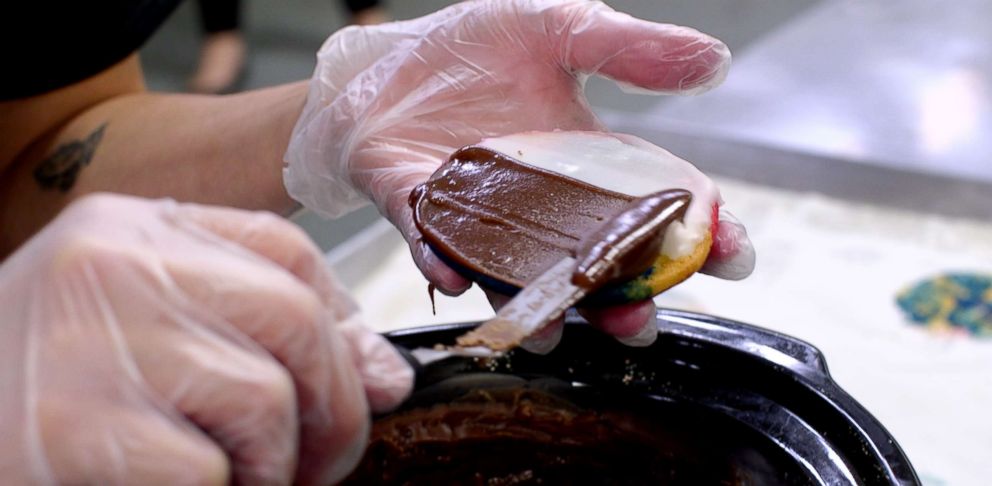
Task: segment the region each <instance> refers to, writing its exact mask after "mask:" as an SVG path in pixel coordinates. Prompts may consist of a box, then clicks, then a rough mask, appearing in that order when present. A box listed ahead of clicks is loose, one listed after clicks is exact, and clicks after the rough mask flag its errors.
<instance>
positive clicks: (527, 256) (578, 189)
mask: <svg viewBox="0 0 992 486" xmlns="http://www.w3.org/2000/svg"><path fill="white" fill-rule="evenodd" d="M685 198H691V195H690V194H689V193H688V192H687V191H682V190H676V191H665V192H662V193H656V194H652V195H650V196H648V197H646V198H642V199H640V200H637V201H636V202H635V199H634V198H633V197H632V196H628V195H626V194H620V193H617V192H613V191H608V190H605V189H602V188H599V187H596V186H593V185H590V184H586V183H584V182H582V181H579V180H576V179H572V178H569V177H566V176H563V175H561V174H558V173H555V172H550V171H546V170H543V169H539V168H536V167H533V166H530V165H527V164H526V163H524V162H521V161H518V160H516V159H513V158H512V157H509V156H507V155H506V154H502V153H499V152H495V151H493V150H491V149H487V148H484V147H477V146H472V147H466V148H463V149H461V150H458V151H457V152H455V153H454V154H452V156H451V158H450V159H449V160H448V162H446V163H445V164H444V165H443V166H442V167H441V168H440V169H439V170H438V171H437V172H436V173H435V174H434V175H433V176H432V177H431V179H430V180H428V181H427V182H425V183H424V184H421V185H420V186H418V187H417V188H416V189H414V191H413V192H412V193H411V194H410V205H411V206H412V207H413V214H414V222H415V223H416V225H417V228H418V229H419V230H420V232H421V234H422V235H423V237H424V239H425V240H426V241H427V242H428V243H429V244H430V245H431V246H432V247H433V248H435V249H436V250H438V251H440V252H442V253H443V254H444V255H445V256H446V257H447V258H450V259H452V260H453V261H454V262H455V263H456V264H458V265H460V266H462V267H464V268H467V269H469V270H471V271H473V272H476V273H478V274H481V275H485V276H487V277H490V278H493V279H495V280H498V281H501V282H506V283H509V284H511V285H514V286H516V287H523V286H524V285H525V284H526V283H527V282H529V281H530V280H532V279H533V278H535V277H537V276H538V275H540V274H541V273H543V272H544V271H545V270H547V269H548V268H550V267H551V266H552V265H554V264H555V263H556V262H558V261H560V260H561V259H562V258H565V257H568V256H572V255H574V254H575V252H576V250H579V252H580V255H579V256H580V259H586V260H588V261H587V263H588V264H589V265H591V264H592V263H593V262H594V261H595V260H597V259H602V258H603V257H604V256H606V254H607V252H608V251H609V249H610V248H612V247H613V246H614V245H616V244H617V243H618V242H619V241H620V240H619V239H617V237H618V236H620V234H629V233H630V232H632V231H633V230H635V229H636V228H637V225H639V224H643V222H645V221H648V220H650V218H652V217H654V216H656V215H657V213H658V212H660V211H662V210H663V209H664V208H665V207H667V206H668V205H670V204H672V202H673V201H676V200H683V199H685ZM621 213H623V217H622V218H621V219H620V220H616V221H615V223H616V225H612V226H610V227H608V228H605V229H603V230H602V231H599V232H597V230H599V229H600V228H602V227H603V226H604V224H605V223H607V222H609V221H610V220H611V219H612V218H614V217H617V216H618V215H621ZM684 213H685V209H684V208H683V209H681V210H680V211H679V212H677V214H676V215H674V216H672V217H671V218H668V221H667V222H671V221H674V220H676V219H679V218H681V217H682V215H684ZM666 224H667V223H666ZM592 233H596V234H597V235H599V236H598V237H599V238H600V239H606V240H608V242H606V243H603V244H600V241H598V240H597V241H592V240H588V239H587V240H586V241H587V244H586V245H585V247H583V248H582V249H580V248H579V247H580V244H581V243H582V241H583V239H584V238H586V237H587V236H588V235H590V234H592ZM657 233H660V235H657V236H656V237H643V238H641V239H640V240H639V241H638V243H639V245H640V246H639V247H638V248H637V249H636V250H635V252H634V254H633V255H630V257H629V258H625V259H623V260H622V261H621V262H620V263H621V264H622V266H623V268H621V269H620V270H619V271H618V272H606V273H604V274H603V275H601V276H597V277H593V276H586V277H582V276H579V277H576V278H577V279H578V281H579V282H584V283H585V284H586V285H596V286H598V285H601V284H602V283H603V282H605V281H606V280H612V279H615V278H618V277H631V276H635V275H637V274H638V273H640V272H641V271H643V270H645V269H646V268H647V267H648V266H649V265H650V264H651V263H652V262H653V261H654V259H655V258H656V257H657V255H658V251H657V250H658V248H659V246H660V243H661V238H662V235H663V233H664V231H663V228H661V229H659V231H658V232H657ZM652 236H653V235H652ZM652 252H653V254H652ZM582 257H588V258H582ZM586 270H588V268H586ZM596 279H599V280H602V281H596Z"/></svg>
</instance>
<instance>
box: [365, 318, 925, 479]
mask: <svg viewBox="0 0 992 486" xmlns="http://www.w3.org/2000/svg"><path fill="white" fill-rule="evenodd" d="M476 324H477V323H464V324H451V325H441V326H431V327H423V328H416V329H408V330H402V331H397V332H394V333H391V334H389V335H388V337H389V339H390V340H392V341H393V343H395V344H396V345H398V346H400V347H405V348H410V349H412V348H416V347H430V346H433V345H435V344H437V343H444V344H450V343H452V342H453V341H454V339H455V337H457V336H458V335H460V334H462V333H464V332H465V331H466V330H467V329H469V328H470V327H472V326H474V325H476ZM566 326H567V327H566V329H565V332H564V337H563V339H562V342H561V344H560V345H559V346H558V347H557V348H555V350H554V351H553V352H551V353H550V354H547V355H543V356H539V355H535V354H531V353H528V352H526V351H524V350H515V351H514V352H512V353H510V355H508V356H506V357H503V358H499V359H492V360H486V359H472V358H457V357H456V358H450V359H446V360H443V361H440V362H436V363H432V364H430V365H427V366H425V367H422V368H421V369H419V370H418V375H417V384H416V390H415V392H414V394H413V396H412V397H411V398H410V399H409V400H408V401H407V403H406V404H405V405H404V406H403V407H402V408H401V409H400V410H398V411H396V412H393V413H392V414H390V415H388V416H384V417H378V418H377V419H376V423H375V426H374V430H373V437H372V441H371V443H370V447H369V449H368V450H367V452H366V456H365V458H364V459H363V462H362V463H361V465H360V466H359V468H358V469H357V470H356V472H355V473H354V474H353V476H352V477H351V478H350V480H349V481H350V483H351V484H693V485H698V484H753V485H766V484H767V485H773V484H823V485H848V484H852V485H853V484H867V485H875V484H878V485H883V484H884V485H896V484H919V479H918V478H917V476H916V473H915V472H914V470H913V467H912V465H911V464H910V462H909V460H908V458H907V457H906V455H905V454H904V453H903V451H902V450H901V449H900V447H899V445H898V444H897V443H896V441H895V439H894V438H893V437H892V435H891V434H889V432H888V431H886V430H885V428H884V427H883V426H882V424H880V423H879V422H878V420H876V419H875V418H874V417H873V416H872V415H871V414H870V413H868V411H867V410H865V409H864V407H862V406H861V405H860V404H858V403H857V402H856V401H855V400H854V399H853V398H851V396H850V395H848V394H847V393H845V392H844V391H843V390H841V388H840V387H839V386H838V385H837V384H836V383H835V382H834V381H833V380H832V379H831V378H830V374H829V372H828V371H827V365H826V362H825V361H824V358H823V356H822V355H821V353H820V352H819V350H817V349H816V348H815V347H813V346H812V345H810V344H808V343H805V342H803V341H800V340H798V339H795V338H792V337H789V336H785V335H782V334H779V333H775V332H772V331H768V330H765V329H761V328H758V327H755V326H750V325H746V324H741V323H738V322H734V321H729V320H726V319H721V318H717V317H713V316H708V315H702V314H696V313H689V312H683V311H675V310H660V311H659V312H658V329H659V332H660V335H659V338H658V340H657V341H656V342H655V343H654V344H653V345H652V346H650V347H646V348H631V347H627V346H623V345H621V344H619V343H617V342H615V341H614V340H613V339H611V338H608V337H606V336H604V335H603V334H602V333H600V332H599V331H597V330H595V329H593V328H592V327H590V326H588V325H587V324H586V323H585V322H584V321H582V319H581V318H580V317H579V316H578V315H576V314H570V315H569V316H568V318H567V322H566ZM452 404H456V405H457V406H455V405H452ZM466 407H468V408H466ZM493 407H496V408H499V409H500V410H504V411H506V410H512V412H510V413H509V414H508V415H507V414H504V416H503V418H501V419H500V420H499V421H494V420H492V417H491V416H490V417H489V418H488V419H478V420H477V419H469V418H466V417H467V415H469V414H471V413H478V412H479V411H480V410H482V411H486V410H490V409H492V408H493ZM500 407H501V408H500ZM486 413H488V412H486ZM441 416H443V417H445V418H444V419H443V420H439V419H438V417H441ZM487 416H488V415H487ZM452 417H454V418H452ZM538 419H540V420H538ZM418 421H424V422H425V423H424V424H420V423H417V422H418ZM551 422H554V423H556V424H559V425H561V424H564V425H561V426H560V427H559V426H555V427H550V426H548V424H549V423H551ZM412 424H413V425H412ZM414 425H415V426H414ZM480 431H481V432H480ZM452 437H456V438H458V440H452Z"/></svg>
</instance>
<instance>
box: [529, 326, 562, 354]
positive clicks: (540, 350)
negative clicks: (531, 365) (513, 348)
mask: <svg viewBox="0 0 992 486" xmlns="http://www.w3.org/2000/svg"><path fill="white" fill-rule="evenodd" d="M564 329H565V320H564V318H562V319H558V320H555V321H552V322H550V323H548V324H547V325H546V326H544V328H542V329H541V330H539V331H538V332H537V333H536V334H534V335H533V336H531V337H529V338H527V339H526V340H525V341H524V342H522V343H520V347H522V348H524V349H525V350H527V351H530V352H531V353H534V354H541V355H544V354H548V353H550V352H551V351H552V350H554V349H555V347H557V346H558V343H560V342H561V336H562V333H563V332H564Z"/></svg>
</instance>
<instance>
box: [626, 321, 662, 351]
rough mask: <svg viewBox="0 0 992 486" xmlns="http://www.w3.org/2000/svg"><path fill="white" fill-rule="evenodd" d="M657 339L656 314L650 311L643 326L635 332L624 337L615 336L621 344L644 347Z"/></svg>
mask: <svg viewBox="0 0 992 486" xmlns="http://www.w3.org/2000/svg"><path fill="white" fill-rule="evenodd" d="M657 339H658V314H657V312H651V313H650V315H649V316H648V319H647V321H646V322H645V323H644V326H643V327H641V329H640V330H639V331H637V333H636V334H634V335H631V336H626V337H621V336H616V340H617V341H620V342H621V343H622V344H625V345H627V346H631V347H635V348H644V347H648V346H650V345H652V344H654V342H655V340H657Z"/></svg>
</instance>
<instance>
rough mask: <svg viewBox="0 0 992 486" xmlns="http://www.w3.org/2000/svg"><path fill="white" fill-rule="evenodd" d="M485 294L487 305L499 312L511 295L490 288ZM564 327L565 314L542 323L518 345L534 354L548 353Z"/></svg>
mask: <svg viewBox="0 0 992 486" xmlns="http://www.w3.org/2000/svg"><path fill="white" fill-rule="evenodd" d="M484 292H485V294H486V299H488V300H489V305H491V306H493V310H495V311H497V312H499V310H500V309H501V308H502V307H503V306H504V305H506V303H507V302H509V301H510V300H511V299H512V297H510V296H508V295H505V294H500V293H498V292H493V291H491V290H488V289H486V290H484ZM564 328H565V316H562V317H559V318H557V319H555V320H553V321H551V322H549V323H547V324H545V325H544V327H542V328H541V329H538V331H537V332H535V333H534V334H532V335H531V336H529V337H528V338H527V339H525V340H524V341H523V342H522V343H520V347H521V348H524V349H526V350H527V351H530V352H531V353H534V354H542V355H543V354H548V353H550V352H551V351H552V350H554V349H555V347H557V346H558V343H560V342H561V336H562V333H563V330H564Z"/></svg>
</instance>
